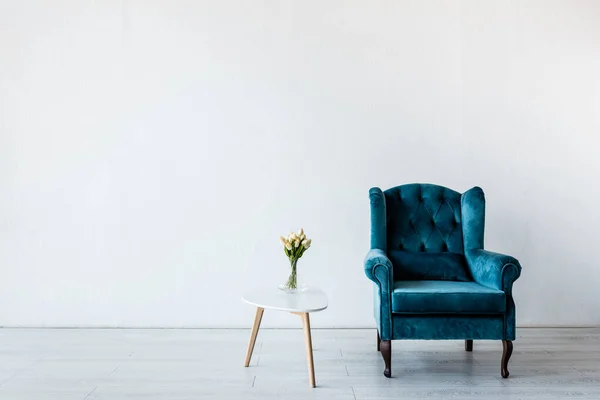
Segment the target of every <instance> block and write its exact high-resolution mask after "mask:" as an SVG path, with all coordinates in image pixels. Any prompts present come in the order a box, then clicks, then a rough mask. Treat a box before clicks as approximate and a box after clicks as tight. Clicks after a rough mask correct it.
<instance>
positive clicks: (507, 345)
mask: <svg viewBox="0 0 600 400" xmlns="http://www.w3.org/2000/svg"><path fill="white" fill-rule="evenodd" d="M512 352H513V344H512V342H511V341H510V340H503V341H502V365H501V368H500V373H501V374H502V377H503V378H508V375H510V373H509V372H508V360H510V356H511V355H512Z"/></svg>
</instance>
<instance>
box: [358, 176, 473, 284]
mask: <svg viewBox="0 0 600 400" xmlns="http://www.w3.org/2000/svg"><path fill="white" fill-rule="evenodd" d="M369 197H370V200H371V248H372V249H382V250H383V251H385V252H386V253H387V255H388V257H389V259H390V260H391V262H392V264H393V265H394V271H395V272H394V277H395V279H400V280H407V279H409V280H411V279H443V280H469V279H470V278H469V276H468V272H467V271H466V266H465V257H464V254H465V251H466V250H471V249H481V248H483V231H484V225H485V198H484V195H483V191H482V190H481V188H479V187H474V188H472V189H470V190H468V191H466V192H465V193H463V194H461V193H458V192H456V191H454V190H451V189H448V188H445V187H443V186H437V185H431V184H418V183H415V184H408V185H401V186H396V187H394V188H391V189H388V190H386V191H382V190H381V189H379V188H372V189H371V190H370V191H369Z"/></svg>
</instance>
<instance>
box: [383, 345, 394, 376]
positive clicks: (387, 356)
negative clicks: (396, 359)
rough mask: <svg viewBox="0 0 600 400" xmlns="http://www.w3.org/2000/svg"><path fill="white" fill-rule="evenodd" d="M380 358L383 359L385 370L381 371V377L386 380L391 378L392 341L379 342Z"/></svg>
mask: <svg viewBox="0 0 600 400" xmlns="http://www.w3.org/2000/svg"><path fill="white" fill-rule="evenodd" d="M380 348H381V356H382V357H383V362H384V363H385V369H384V370H383V375H385V377H386V378H391V377H392V341H391V340H382V341H381V345H380Z"/></svg>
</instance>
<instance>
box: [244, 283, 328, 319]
mask: <svg viewBox="0 0 600 400" xmlns="http://www.w3.org/2000/svg"><path fill="white" fill-rule="evenodd" d="M242 299H243V300H244V301H245V302H246V303H248V304H252V305H254V306H257V307H262V308H269V309H272V310H279V311H289V312H303V313H304V312H308V313H310V312H317V311H323V310H324V309H326V308H327V296H326V295H325V293H323V291H322V290H320V289H313V288H308V289H307V290H305V291H303V292H296V293H288V292H284V291H283V290H280V289H279V288H277V287H271V288H257V289H252V290H250V291H248V292H247V293H246V294H244V295H243V296H242Z"/></svg>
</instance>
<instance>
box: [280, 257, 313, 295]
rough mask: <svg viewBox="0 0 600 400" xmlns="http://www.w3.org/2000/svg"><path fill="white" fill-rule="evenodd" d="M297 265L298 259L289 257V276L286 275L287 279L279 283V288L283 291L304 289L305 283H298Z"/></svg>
mask: <svg viewBox="0 0 600 400" xmlns="http://www.w3.org/2000/svg"><path fill="white" fill-rule="evenodd" d="M297 265H298V259H292V258H290V268H291V271H290V276H289V277H288V279H287V281H286V282H285V283H284V284H282V285H279V289H281V290H283V291H285V292H290V293H294V292H302V291H304V290H306V285H299V284H298V273H297V270H296V268H297Z"/></svg>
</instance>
